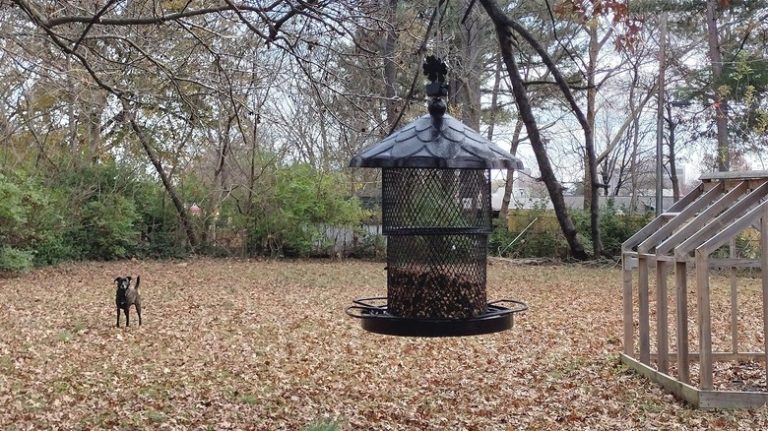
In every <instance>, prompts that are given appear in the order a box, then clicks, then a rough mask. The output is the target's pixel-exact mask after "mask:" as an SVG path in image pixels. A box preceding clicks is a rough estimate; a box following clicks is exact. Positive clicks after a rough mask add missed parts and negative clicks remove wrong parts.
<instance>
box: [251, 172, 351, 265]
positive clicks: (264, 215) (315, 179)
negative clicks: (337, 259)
mask: <svg viewBox="0 0 768 431" xmlns="http://www.w3.org/2000/svg"><path fill="white" fill-rule="evenodd" d="M344 182H345V180H344V178H343V177H342V176H341V174H338V173H325V172H321V171H318V170H316V169H314V168H312V167H311V166H309V165H306V164H295V165H291V166H287V167H280V168H279V169H278V170H277V171H276V173H275V176H274V185H273V187H271V188H270V189H269V192H268V193H264V194H262V195H260V196H259V201H258V202H257V203H256V204H257V205H258V207H257V210H256V217H255V221H254V225H253V227H252V228H251V230H250V235H249V244H248V248H249V250H250V251H252V252H255V253H257V254H270V255H282V256H287V257H304V256H310V255H328V254H330V248H331V247H332V245H333V244H332V242H331V241H329V240H328V239H327V238H326V237H325V235H324V234H323V232H322V230H321V226H323V225H325V226H334V227H341V226H349V227H353V226H357V225H358V224H359V223H360V220H361V216H362V212H361V210H360V205H359V203H358V201H357V199H355V198H352V197H350V196H349V195H348V193H347V192H346V190H345V188H342V187H339V184H344Z"/></svg>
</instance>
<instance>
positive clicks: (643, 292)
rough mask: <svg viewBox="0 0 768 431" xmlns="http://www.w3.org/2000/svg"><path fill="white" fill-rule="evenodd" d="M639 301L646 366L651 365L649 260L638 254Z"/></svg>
mask: <svg viewBox="0 0 768 431" xmlns="http://www.w3.org/2000/svg"><path fill="white" fill-rule="evenodd" d="M637 265H638V271H637V272H638V283H637V291H638V300H639V302H640V304H639V305H640V306H639V310H638V320H639V325H638V326H639V333H640V334H639V339H640V362H641V363H643V364H645V365H651V339H650V333H651V323H650V311H649V307H650V304H649V296H650V293H649V292H648V258H647V257H645V256H641V255H640V254H638V256H637Z"/></svg>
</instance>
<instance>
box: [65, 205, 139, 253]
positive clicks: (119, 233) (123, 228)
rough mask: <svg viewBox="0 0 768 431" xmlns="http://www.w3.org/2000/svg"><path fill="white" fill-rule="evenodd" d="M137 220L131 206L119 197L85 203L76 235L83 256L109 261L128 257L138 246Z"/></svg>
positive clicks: (133, 208)
mask: <svg viewBox="0 0 768 431" xmlns="http://www.w3.org/2000/svg"><path fill="white" fill-rule="evenodd" d="M136 219H137V215H136V208H135V206H134V204H133V202H131V201H129V200H128V199H126V198H125V197H123V196H121V195H114V194H108V195H103V196H100V197H99V198H98V199H96V200H92V201H90V202H88V203H87V204H86V205H85V207H84V208H83V211H82V218H81V226H80V228H79V229H78V231H77V235H76V236H77V238H78V239H79V243H80V244H79V245H80V247H81V249H82V250H83V256H84V257H86V258H89V259H107V260H108V259H117V258H124V257H126V256H128V255H130V254H131V253H132V252H134V250H135V247H136V245H137V239H138V230H137V229H136V228H135V226H134V223H135V222H136Z"/></svg>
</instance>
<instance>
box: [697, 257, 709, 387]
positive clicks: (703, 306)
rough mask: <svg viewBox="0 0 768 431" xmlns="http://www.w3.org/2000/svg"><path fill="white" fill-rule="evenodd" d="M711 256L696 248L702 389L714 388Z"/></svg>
mask: <svg viewBox="0 0 768 431" xmlns="http://www.w3.org/2000/svg"><path fill="white" fill-rule="evenodd" d="M708 258H709V256H708V255H707V254H705V253H702V252H701V251H699V250H696V291H697V293H698V308H699V360H700V363H701V367H700V368H701V371H700V373H701V379H700V382H701V383H700V385H699V387H700V388H701V389H702V390H705V391H706V390H711V389H712V320H711V318H712V316H711V313H710V303H709V262H708V260H709V259H708Z"/></svg>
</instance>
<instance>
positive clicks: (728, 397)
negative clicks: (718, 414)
mask: <svg viewBox="0 0 768 431" xmlns="http://www.w3.org/2000/svg"><path fill="white" fill-rule="evenodd" d="M766 403H768V393H766V392H737V391H699V406H698V407H699V408H700V409H702V410H726V409H756V408H759V407H762V406H764V405H765V404H766Z"/></svg>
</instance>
